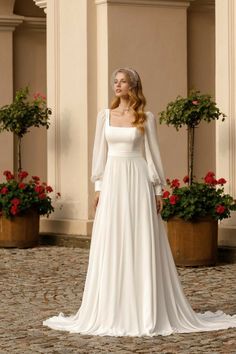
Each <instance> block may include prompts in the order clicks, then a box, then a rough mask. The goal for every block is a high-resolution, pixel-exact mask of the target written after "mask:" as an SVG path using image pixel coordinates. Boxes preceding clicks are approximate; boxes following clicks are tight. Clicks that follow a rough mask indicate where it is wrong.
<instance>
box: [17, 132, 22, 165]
mask: <svg viewBox="0 0 236 354" xmlns="http://www.w3.org/2000/svg"><path fill="white" fill-rule="evenodd" d="M17 149H18V172H21V170H22V167H21V137H19V136H18V137H17Z"/></svg>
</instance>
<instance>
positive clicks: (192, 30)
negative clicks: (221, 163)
mask: <svg viewBox="0 0 236 354" xmlns="http://www.w3.org/2000/svg"><path fill="white" fill-rule="evenodd" d="M214 10H215V9H214V3H213V2H209V1H206V2H204V1H198V0H197V1H195V2H194V3H192V4H191V6H190V8H189V10H188V89H197V90H199V91H201V92H202V93H209V94H211V95H212V96H213V97H214V96H215V12H214ZM215 149H216V145H215V122H211V123H210V124H208V123H205V122H202V123H200V125H199V127H198V128H197V129H196V135H195V161H194V174H195V175H196V177H197V178H198V179H199V178H201V177H204V176H205V174H206V173H207V172H208V171H215V170H216V154H215Z"/></svg>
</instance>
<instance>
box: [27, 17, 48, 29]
mask: <svg viewBox="0 0 236 354" xmlns="http://www.w3.org/2000/svg"><path fill="white" fill-rule="evenodd" d="M22 26H24V27H26V28H28V29H30V30H34V31H46V18H44V17H25V18H24V21H23V23H22Z"/></svg>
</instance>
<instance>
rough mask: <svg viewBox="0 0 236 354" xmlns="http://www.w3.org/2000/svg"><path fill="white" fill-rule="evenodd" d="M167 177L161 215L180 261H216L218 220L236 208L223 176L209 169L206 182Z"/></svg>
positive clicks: (202, 263) (210, 262) (204, 263)
mask: <svg viewBox="0 0 236 354" xmlns="http://www.w3.org/2000/svg"><path fill="white" fill-rule="evenodd" d="M183 182H184V184H185V185H184V186H182V187H181V186H180V181H179V180H178V179H173V180H172V181H170V180H169V179H167V185H168V186H169V190H168V189H167V190H165V191H164V192H163V199H164V207H163V211H162V218H163V219H164V220H166V221H167V226H168V237H169V241H170V245H171V249H172V252H173V256H174V259H175V262H176V264H177V265H182V266H183V265H184V266H186V265H210V264H215V263H216V261H217V230H218V220H222V219H224V218H229V217H230V212H231V211H233V210H236V204H235V202H234V199H233V198H232V197H231V196H230V195H229V194H225V193H224V184H225V183H226V180H225V179H224V178H220V179H218V180H217V179H216V178H215V174H214V172H208V173H207V174H206V176H205V177H204V179H203V182H196V181H194V182H192V184H189V177H188V176H185V177H184V178H183Z"/></svg>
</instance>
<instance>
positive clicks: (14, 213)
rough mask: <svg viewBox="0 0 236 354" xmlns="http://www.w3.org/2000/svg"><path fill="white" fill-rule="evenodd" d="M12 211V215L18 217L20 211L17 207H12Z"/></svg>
mask: <svg viewBox="0 0 236 354" xmlns="http://www.w3.org/2000/svg"><path fill="white" fill-rule="evenodd" d="M10 211H11V214H12V215H16V214H17V213H18V211H19V210H18V207H17V205H12V206H11V209H10Z"/></svg>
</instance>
